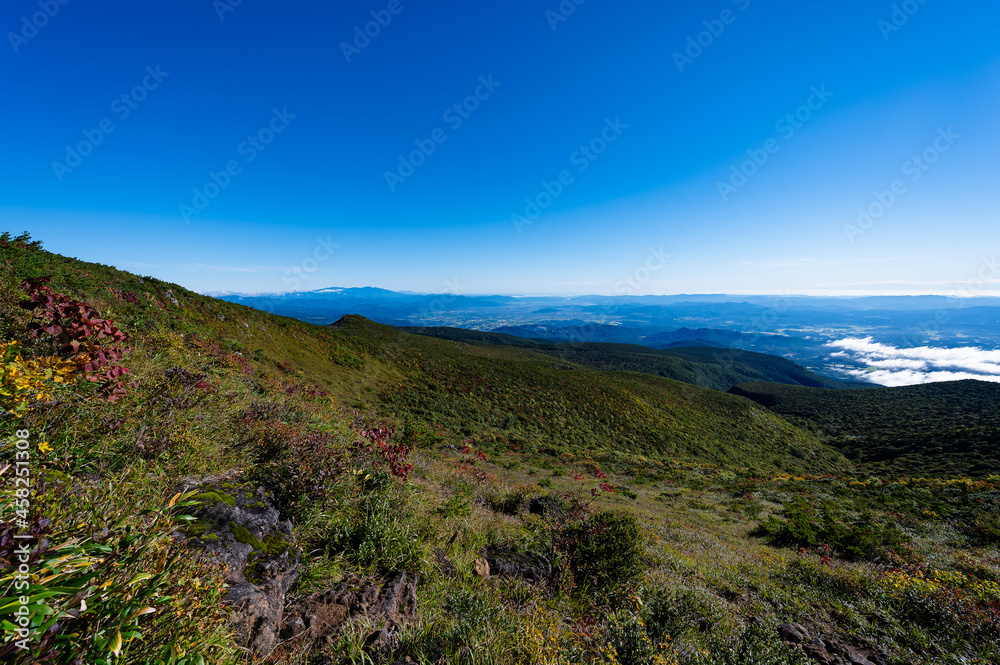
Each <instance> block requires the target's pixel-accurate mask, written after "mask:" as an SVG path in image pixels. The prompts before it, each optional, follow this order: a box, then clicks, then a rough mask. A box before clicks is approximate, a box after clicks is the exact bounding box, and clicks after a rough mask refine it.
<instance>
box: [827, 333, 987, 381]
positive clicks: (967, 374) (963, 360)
mask: <svg viewBox="0 0 1000 665" xmlns="http://www.w3.org/2000/svg"><path fill="white" fill-rule="evenodd" d="M827 346H829V347H833V348H836V349H840V350H839V351H834V352H832V353H831V354H830V357H831V358H839V359H844V360H848V361H853V362H856V363H863V364H865V365H867V367H869V368H873V369H848V370H845V372H846V373H847V374H849V375H851V376H852V377H855V378H858V379H861V380H864V381H870V382H871V383H877V384H879V385H882V386H912V385H915V384H919V383H935V382H938V381H958V380H961V379H979V380H980V381H994V382H997V383H1000V351H988V350H985V349H981V348H979V347H975V346H965V347H959V348H954V349H945V348H934V347H930V346H918V347H914V348H910V349H900V348H898V347H895V346H891V345H889V344H881V343H879V342H875V341H873V339H872V338H871V337H864V338H847V339H842V340H838V341H836V342H830V343H829V344H827Z"/></svg>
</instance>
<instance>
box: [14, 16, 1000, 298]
mask: <svg viewBox="0 0 1000 665" xmlns="http://www.w3.org/2000/svg"><path fill="white" fill-rule="evenodd" d="M232 1H233V0H217V1H216V2H213V1H212V0H172V1H171V2H163V1H159V2H157V1H153V2H144V3H86V2H82V1H81V0H66V3H65V4H59V0H41V2H39V0H33V1H29V0H9V1H8V2H6V3H5V4H4V8H3V10H2V13H0V27H2V29H3V32H4V34H5V40H4V41H5V44H3V45H2V46H0V85H2V86H3V89H4V90H5V92H6V98H5V104H4V105H3V109H2V111H0V114H2V117H3V120H4V122H3V123H2V130H0V131H2V132H3V145H4V148H5V153H6V154H5V159H3V160H0V219H2V226H3V227H4V228H7V229H10V230H13V231H15V232H17V231H21V230H28V231H30V232H31V233H32V234H33V235H34V236H35V237H36V238H40V239H42V240H43V241H44V243H45V245H46V247H48V248H49V249H51V250H53V251H57V252H60V253H64V254H69V255H73V256H78V257H80V258H83V259H86V260H91V261H98V262H101V263H108V264H113V265H116V266H119V267H121V268H123V269H126V270H130V271H133V272H137V273H139V274H149V275H154V276H157V277H160V278H162V279H167V280H170V281H175V282H178V283H180V284H182V285H184V286H187V287H188V288H192V289H195V290H199V291H219V290H230V291H246V292H254V291H285V290H289V289H291V288H295V287H297V288H303V289H309V288H320V287H324V286H330V285H337V286H363V285H372V286H380V287H385V288H391V289H397V290H411V291H425V292H440V291H446V290H451V291H460V292H463V293H614V292H615V291H616V287H615V285H616V284H620V283H621V281H622V279H623V277H628V276H633V277H635V276H636V275H638V276H640V277H641V278H642V279H639V280H635V279H633V280H632V282H633V283H634V284H635V286H634V287H629V288H631V289H632V291H630V292H631V293H636V294H637V293H707V292H714V293H718V292H728V293H804V294H811V293H815V294H859V293H944V294H957V295H975V294H985V293H991V294H997V293H1000V269H997V268H996V263H995V258H994V257H996V256H997V254H1000V224H998V223H997V221H998V220H997V211H998V210H1000V186H998V180H1000V168H998V166H1000V165H998V162H997V158H996V155H997V154H1000V124H998V122H997V119H998V118H1000V40H998V39H997V38H996V27H995V26H996V25H998V24H1000V6H998V5H997V4H996V3H994V2H986V1H983V0H980V1H978V2H974V1H971V0H951V1H950V2H944V1H943V0H926V1H925V2H923V3H921V2H919V0H909V2H907V3H898V4H897V5H896V7H897V8H899V9H898V11H896V10H894V7H893V3H891V2H885V3H882V2H871V1H865V2H862V1H860V0H847V1H845V2H840V3H836V4H818V5H817V4H815V3H799V2H792V1H790V0H782V1H780V2H771V3H765V2H762V1H761V0H736V1H732V0H717V1H715V2H670V3H665V2H629V1H621V2H615V3H611V2H607V1H602V0H586V1H585V2H581V3H580V4H579V5H577V4H575V3H574V2H573V1H572V0H567V1H566V2H563V3H562V4H560V2H558V1H557V0H548V1H543V0H538V1H522V2H509V3H485V2H458V1H452V0H443V1H438V2H433V3H432V2H428V1H426V0H396V1H395V2H389V1H388V0H386V1H385V2H383V1H382V0H375V1H373V2H355V1H343V2H338V3H318V2H315V1H314V2H304V1H302V0H288V1H286V2H282V3H278V2H273V1H272V2H266V1H265V0H243V1H242V2H241V3H240V4H238V5H235V6H233V5H231V4H230V3H231V2H232ZM577 1H579V0H577ZM570 10H572V12H570ZM904 10H908V12H909V13H907V12H906V11H904ZM46 11H47V12H48V14H50V16H49V15H45V12H46ZM373 12H374V14H373ZM372 21H376V23H371V22H372ZM377 21H381V23H382V24H384V25H381V24H379V23H377ZM32 23H34V25H33V24H32ZM366 28H367V30H368V32H369V33H370V35H374V36H364V37H359V36H358V32H361V33H362V34H363V33H364V31H365V30H366ZM345 44H347V45H348V46H344V45H345ZM123 96H124V97H123ZM456 105H458V108H457V109H456ZM789 114H790V116H789ZM796 115H797V117H796ZM107 129H111V130H112V131H110V133H108V132H106V131H104V130H107ZM435 139H436V140H435ZM421 146H423V150H424V153H430V154H424V153H420V152H417V153H416V154H413V153H414V151H419V150H420V148H421ZM431 147H433V152H431ZM78 148H79V150H77V149H78ZM82 153H86V154H85V155H84V154H82ZM400 156H403V159H405V160H406V162H407V164H406V165H403V166H401V165H400V159H401V157H400ZM755 157H756V160H757V163H754V162H753V161H752V160H753V159H754V158H755ZM765 157H766V161H765ZM914 157H916V158H917V161H914ZM748 160H749V161H748ZM931 161H932V162H933V163H930V162H931ZM227 167H228V169H229V171H228V172H227ZM411 168H412V172H411ZM734 169H735V170H736V172H737V175H734ZM740 169H742V170H743V174H738V172H739V171H740ZM387 173H389V174H393V175H388V176H387ZM748 173H749V174H750V175H749V176H747V175H746V174H748ZM213 174H214V176H213ZM560 178H562V182H560ZM220 185H222V186H220ZM206 188H207V191H206ZM893 189H895V190H896V191H895V193H894V192H893ZM195 190H197V192H196V191H195ZM207 194H211V195H213V196H212V197H211V198H209V197H208V196H206V195H207ZM199 197H204V198H199ZM526 199H527V200H526ZM879 199H881V202H880V200H879ZM540 204H542V205H540ZM533 206H537V208H535V207H533ZM859 208H860V209H862V210H867V211H869V213H868V214H869V216H868V217H867V218H864V217H862V218H860V220H859ZM536 214H537V217H536ZM532 217H535V218H534V219H531V218H532ZM528 222H530V223H528ZM664 255H669V259H667V260H665V261H664V260H661V259H660V258H657V259H656V260H655V261H653V262H652V263H651V257H652V256H656V257H662V256H664ZM644 266H652V267H653V268H655V269H653V270H649V269H648V268H647V269H644V268H643V267H644ZM296 269H297V271H298V272H297V273H292V275H298V276H299V278H295V279H293V278H290V273H289V271H290V270H296ZM302 277H305V278H307V279H301V278H302ZM969 280H977V281H975V282H974V284H973V285H972V286H969V284H968V282H969ZM980 280H981V281H980Z"/></svg>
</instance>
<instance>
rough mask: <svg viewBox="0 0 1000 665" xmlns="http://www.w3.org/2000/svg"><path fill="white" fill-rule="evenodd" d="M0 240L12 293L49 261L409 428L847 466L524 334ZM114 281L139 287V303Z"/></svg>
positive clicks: (142, 338) (154, 316) (738, 410)
mask: <svg viewBox="0 0 1000 665" xmlns="http://www.w3.org/2000/svg"><path fill="white" fill-rule="evenodd" d="M5 253H6V254H7V257H8V260H9V261H10V268H9V272H8V274H7V275H6V276H5V279H4V286H3V288H4V290H5V293H4V294H3V295H4V296H5V297H6V299H7V300H8V302H11V301H13V300H16V298H17V297H19V296H18V295H17V292H18V291H19V286H18V284H19V282H20V281H21V280H22V279H24V278H27V277H35V276H40V275H51V276H53V287H56V288H57V290H60V291H63V292H66V293H68V294H70V295H72V296H74V297H77V298H79V299H82V300H87V301H88V302H90V303H92V304H94V305H95V306H96V307H97V309H98V310H99V311H100V312H101V313H102V315H104V316H106V317H109V318H114V320H115V321H116V322H117V324H118V325H119V326H120V327H122V329H123V330H126V332H129V333H130V334H131V335H133V337H134V339H135V341H136V342H138V343H139V344H146V345H149V346H170V345H171V344H178V343H183V342H184V340H185V339H186V340H187V343H189V344H190V343H191V342H192V339H194V338H197V339H198V340H200V341H201V342H202V343H207V344H215V345H218V346H219V347H220V348H221V349H222V350H224V351H228V352H234V353H239V354H241V355H242V357H243V358H246V359H251V358H252V359H254V360H255V361H258V362H262V363H265V364H267V365H269V366H272V367H277V366H279V365H280V366H281V368H282V371H283V372H285V373H286V374H287V375H288V376H289V377H290V378H294V379H297V380H300V381H304V382H312V383H315V384H316V385H318V386H321V387H323V388H325V389H327V390H329V391H330V392H331V393H333V394H334V395H335V396H336V397H337V399H338V400H340V403H342V404H345V405H348V406H350V407H351V408H355V409H359V410H363V411H372V412H375V413H378V414H379V415H380V417H389V418H395V419H396V420H397V421H398V422H399V423H400V424H402V425H406V426H407V429H408V433H409V435H410V436H414V437H417V436H421V437H425V438H426V437H430V439H431V440H440V438H441V437H442V436H443V437H444V438H447V439H456V440H457V439H461V438H465V437H470V438H473V439H476V440H477V441H480V442H482V443H483V444H485V445H487V446H489V447H492V448H494V449H501V448H505V447H508V446H510V447H512V448H515V449H517V448H523V449H525V450H527V451H538V452H541V453H542V454H553V455H555V454H561V453H571V454H574V455H582V456H601V455H605V456H613V457H615V458H617V459H619V460H620V461H621V462H622V463H625V464H629V463H634V464H639V465H646V464H649V463H653V464H654V465H655V464H656V463H663V462H666V461H669V460H672V459H675V458H686V459H692V460H697V461H699V462H704V463H710V464H716V465H721V466H733V467H741V468H742V467H746V468H752V469H755V470H758V471H761V472H764V471H768V470H797V471H801V472H811V473H820V472H828V471H834V470H841V469H844V468H847V467H849V466H850V464H849V463H848V462H847V461H846V460H845V459H844V458H843V457H842V456H841V455H840V454H839V453H837V452H836V451H835V450H833V449H831V448H829V447H826V446H823V445H821V444H819V443H818V442H817V440H816V437H815V436H814V435H812V434H809V433H807V432H804V431H802V430H799V429H797V428H795V427H792V426H790V425H789V424H788V423H787V422H785V421H784V420H782V419H781V418H780V417H777V416H775V415H774V414H772V413H771V412H770V411H768V410H766V409H763V408H761V407H759V406H758V405H756V404H754V403H753V402H752V401H750V400H746V399H743V398H741V397H736V396H733V395H729V394H726V393H722V392H717V391H712V390H707V389H704V388H699V387H697V386H693V385H690V384H685V383H681V382H678V381H673V380H670V379H666V378H662V377H654V376H648V375H645V374H639V373H622V372H601V371H594V370H590V369H587V368H585V367H582V366H580V365H577V364H574V363H570V362H566V361H562V360H559V361H557V360H555V359H553V357H552V356H550V355H548V354H543V353H539V352H537V351H536V350H533V349H528V348H520V347H513V346H507V347H505V346H481V345H469V344H463V343H458V342H454V341H448V340H441V339H435V338H431V337H427V336H423V335H412V334H409V333H406V332H402V331H400V330H398V329H396V328H392V327H390V326H384V325H380V324H376V323H374V322H371V321H369V320H367V319H364V318H362V317H355V316H349V317H345V318H344V319H343V320H342V321H340V322H338V323H337V324H334V325H332V326H329V327H323V326H315V325H311V324H307V323H303V322H300V321H296V320H293V319H288V318H285V317H279V316H274V315H271V314H267V313H264V312H260V311H256V310H252V309H249V308H246V307H243V306H241V305H236V304H232V303H227V302H224V301H221V300H217V299H214V298H209V297H206V296H201V295H198V294H196V293H193V292H190V291H187V290H186V289H183V288H181V287H179V286H177V285H174V284H167V283H164V282H160V281H158V280H155V279H152V278H142V277H139V276H136V275H131V274H129V273H125V272H122V271H118V270H115V269H113V268H110V267H108V266H102V265H98V264H93V263H84V262H80V261H77V260H75V259H70V258H66V257H62V256H58V255H54V254H50V253H48V252H44V251H41V250H32V249H17V250H12V249H9V248H8V250H7V251H6V252H5ZM109 288H117V289H122V290H125V291H129V292H132V293H135V294H136V295H137V299H138V303H137V304H132V303H128V302H123V301H122V300H121V299H120V298H118V297H116V296H115V295H114V294H113V293H112V292H111V291H109ZM171 294H172V295H171ZM171 298H173V299H174V300H176V301H177V304H174V302H173V300H172V299H171ZM597 346H598V347H599V346H601V345H597Z"/></svg>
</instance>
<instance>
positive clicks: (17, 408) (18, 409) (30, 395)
mask: <svg viewBox="0 0 1000 665" xmlns="http://www.w3.org/2000/svg"><path fill="white" fill-rule="evenodd" d="M89 360H90V359H89V358H88V357H87V356H86V355H81V356H78V357H76V358H73V359H72V360H64V359H62V358H60V357H59V356H47V357H43V358H24V357H23V355H22V350H21V343H20V342H17V341H11V342H4V343H0V406H2V407H3V408H4V410H6V411H10V412H13V413H15V414H23V413H24V412H26V411H27V410H28V409H30V408H32V407H33V406H36V405H38V404H40V403H42V402H48V401H50V400H51V399H52V389H53V388H54V387H55V386H57V385H60V384H67V383H71V382H73V381H75V380H76V379H77V378H78V376H79V374H80V369H81V368H82V367H83V366H84V365H85V364H86V363H87V362H88V361H89Z"/></svg>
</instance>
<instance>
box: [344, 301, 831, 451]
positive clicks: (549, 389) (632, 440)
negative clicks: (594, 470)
mask: <svg viewBox="0 0 1000 665" xmlns="http://www.w3.org/2000/svg"><path fill="white" fill-rule="evenodd" d="M338 327H339V328H341V330H342V332H344V333H346V334H348V335H349V336H350V337H352V338H353V339H358V340H359V341H360V340H367V341H369V342H370V341H371V340H378V342H379V343H380V344H381V345H386V346H383V352H382V354H381V355H382V356H385V354H387V353H391V354H393V355H394V363H395V365H396V367H398V368H399V369H400V371H401V372H402V373H403V374H404V375H405V376H406V377H407V381H405V382H404V383H402V384H400V385H399V386H391V387H387V388H386V389H385V390H383V391H382V392H380V393H379V395H378V398H379V400H380V401H381V403H382V404H383V405H384V407H385V408H386V409H387V410H391V411H392V412H394V413H395V414H396V415H397V416H398V417H400V418H402V419H417V420H420V421H422V422H424V423H427V424H430V425H433V426H443V427H445V428H448V429H450V430H452V431H456V430H457V431H460V432H461V433H462V434H464V435H467V436H470V437H474V438H477V439H479V440H480V441H483V442H486V443H489V444H492V445H494V446H497V445H499V446H512V447H514V448H525V449H528V450H538V449H541V450H543V451H545V452H549V453H552V454H561V453H566V452H568V453H572V454H588V455H597V456H599V455H614V456H617V457H619V458H622V459H626V460H627V459H637V458H638V456H641V457H644V458H649V459H652V460H657V461H661V462H662V461H665V460H668V459H671V458H675V457H680V458H691V459H697V460H700V461H703V462H709V463H713V464H718V465H722V466H739V467H751V468H758V469H764V468H786V469H807V468H808V469H811V470H813V471H819V470H832V469H840V468H843V460H842V459H840V458H838V456H836V455H833V456H831V455H830V454H829V450H828V449H824V448H823V447H822V446H818V445H816V443H815V441H814V440H812V439H811V438H810V437H809V436H804V435H803V433H802V432H801V431H800V430H797V429H795V428H790V427H789V426H788V425H787V423H785V422H784V421H782V420H780V419H775V418H773V417H771V415H772V414H769V413H768V412H767V411H766V410H760V409H757V408H756V407H755V406H754V407H751V405H750V404H748V402H747V401H745V400H742V399H738V400H734V399H731V397H732V396H730V395H727V394H725V393H721V392H718V391H713V390H708V389H705V388H700V387H698V386H694V385H691V384H686V383H681V382H679V381H674V380H672V379H666V378H662V377H656V376H649V375H647V374H641V373H631V372H602V371H595V370H590V369H587V368H585V367H581V366H579V365H576V364H573V363H570V362H566V361H564V360H563V359H561V358H560V359H554V358H552V357H551V356H550V355H548V354H542V353H538V352H536V351H535V350H533V349H530V350H529V349H526V348H521V347H515V346H484V345H469V344H464V343H459V342H453V341H443V340H439V339H434V338H430V337H426V336H416V335H412V336H411V335H407V334H405V333H400V332H398V331H396V330H394V329H392V328H389V327H386V326H380V325H378V324H374V323H372V322H370V321H367V320H365V319H361V318H360V317H345V319H344V321H343V322H341V324H339V326H338Z"/></svg>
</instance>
